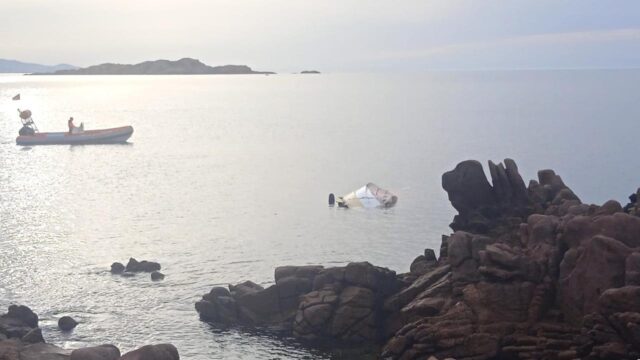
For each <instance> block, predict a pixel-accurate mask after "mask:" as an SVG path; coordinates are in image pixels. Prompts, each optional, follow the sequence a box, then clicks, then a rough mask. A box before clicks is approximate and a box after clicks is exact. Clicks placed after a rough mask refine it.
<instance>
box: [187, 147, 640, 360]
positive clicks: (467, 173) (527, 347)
mask: <svg viewBox="0 0 640 360" xmlns="http://www.w3.org/2000/svg"><path fill="white" fill-rule="evenodd" d="M488 168H489V175H490V180H489V179H487V177H486V175H485V172H484V170H483V168H482V165H481V164H480V163H479V162H477V161H465V162H462V163H460V164H458V165H457V166H456V167H455V169H453V170H452V171H449V172H447V173H445V174H444V175H443V177H442V186H443V188H444V189H445V191H447V193H448V196H449V200H450V201H451V203H452V205H453V206H454V208H455V209H456V210H457V211H458V214H457V215H456V216H455V218H454V220H453V222H452V223H451V228H452V229H453V231H454V232H453V233H452V234H450V235H446V236H443V240H442V246H441V248H440V256H439V258H437V259H436V258H435V252H434V251H433V250H427V251H425V254H423V255H419V256H418V257H417V258H416V259H415V260H414V261H413V262H412V264H411V267H410V272H409V273H406V274H395V273H394V272H393V271H390V270H388V269H384V268H379V267H375V266H373V265H371V264H369V263H351V264H349V265H347V266H345V267H334V268H322V267H318V266H315V267H309V266H304V267H295V266H287V267H283V268H278V269H277V270H276V272H275V284H274V285H271V286H269V287H267V288H262V287H261V286H258V285H256V284H253V283H251V282H246V283H242V284H238V285H236V286H229V290H227V289H226V288H214V289H212V290H211V292H210V293H209V294H206V295H204V296H203V298H202V300H201V301H199V302H198V303H197V304H196V309H197V310H198V312H199V313H200V317H201V318H202V319H203V320H206V321H212V322H224V323H226V324H245V325H246V324H249V325H257V326H272V325H278V326H279V327H280V328H281V329H283V330H284V331H285V332H286V333H287V334H289V335H293V336H295V337H297V338H301V339H306V340H322V339H324V340H327V339H329V340H331V341H339V342H340V343H350V344H362V343H369V344H370V343H379V344H383V349H382V352H381V356H382V357H383V358H390V359H427V358H429V357H433V358H435V359H446V358H455V359H477V360H480V359H492V358H501V359H502V358H504V359H577V358H581V359H636V358H638V357H640V331H639V330H638V329H640V217H639V216H637V215H639V214H640V212H638V211H637V207H638V205H637V198H638V195H637V194H636V195H635V196H631V197H630V200H631V202H630V203H629V204H627V205H625V206H624V207H623V206H622V205H621V204H620V203H618V202H617V201H614V200H611V201H608V202H606V203H605V204H603V205H602V206H598V205H592V204H583V203H582V202H581V200H580V199H579V198H578V196H576V195H575V193H574V192H573V191H572V190H571V189H570V188H569V187H568V186H567V185H566V184H565V183H564V181H563V180H562V178H561V177H560V176H559V175H557V174H556V173H555V172H554V171H553V170H541V171H539V172H538V178H537V179H536V180H531V181H530V182H529V183H528V185H526V183H525V182H524V180H523V178H522V176H521V175H520V174H519V172H518V167H517V166H516V164H515V162H514V161H513V160H510V159H506V160H504V162H503V163H499V164H495V163H493V162H489V164H488Z"/></svg>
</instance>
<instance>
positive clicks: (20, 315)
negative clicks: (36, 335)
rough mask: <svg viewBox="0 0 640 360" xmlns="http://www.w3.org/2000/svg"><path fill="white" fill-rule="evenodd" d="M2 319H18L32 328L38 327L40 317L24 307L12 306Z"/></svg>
mask: <svg viewBox="0 0 640 360" xmlns="http://www.w3.org/2000/svg"><path fill="white" fill-rule="evenodd" d="M2 317H6V318H12V319H17V320H20V321H22V322H23V323H25V324H26V325H28V326H30V327H34V328H35V327H38V315H36V313H34V312H33V311H31V309H29V308H28V307H27V306H24V305H11V306H9V311H8V312H7V313H6V314H5V315H3V316H2Z"/></svg>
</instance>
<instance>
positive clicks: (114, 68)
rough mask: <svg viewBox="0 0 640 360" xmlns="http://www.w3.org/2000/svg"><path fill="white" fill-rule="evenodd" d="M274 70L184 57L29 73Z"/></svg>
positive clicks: (239, 72) (237, 72) (247, 72)
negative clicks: (209, 63)
mask: <svg viewBox="0 0 640 360" xmlns="http://www.w3.org/2000/svg"><path fill="white" fill-rule="evenodd" d="M271 74H275V72H272V71H255V70H253V69H251V68H250V67H249V66H247V65H222V66H209V65H206V64H204V63H202V62H200V61H199V60H196V59H191V58H183V59H180V60H176V61H171V60H155V61H145V62H141V63H138V64H133V65H131V64H114V63H105V64H100V65H93V66H89V67H86V68H79V69H64V70H58V71H55V72H52V73H42V72H37V73H31V74H28V75H271Z"/></svg>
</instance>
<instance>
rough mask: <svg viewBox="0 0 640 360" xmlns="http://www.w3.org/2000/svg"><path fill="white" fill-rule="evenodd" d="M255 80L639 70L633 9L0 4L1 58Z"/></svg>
mask: <svg viewBox="0 0 640 360" xmlns="http://www.w3.org/2000/svg"><path fill="white" fill-rule="evenodd" d="M181 57H193V58H197V59H200V60H202V61H203V62H205V63H207V64H210V65H223V64H247V65H249V66H251V67H253V68H254V69H257V70H274V71H282V72H288V71H299V70H304V69H318V70H321V71H396V70H399V71H416V70H423V69H486V68H507V69H509V68H584V67H607V68H620V67H640V1H623V0H620V1H616V0H606V1H605V0H602V1H590V0H570V1H569V0H568V1H561V0H530V1H517V0H475V1H468V0H442V1H429V0H416V1H414V0H395V1H377V0H359V1H355V0H324V1H310V0H308V1H307V0H229V1H221V0H181V1H165V0H108V1H103V0H55V1H50V0H41V1H36V0H0V58H5V59H7V58H8V59H17V60H22V61H29V62H37V63H44V64H56V63H71V64H74V65H78V66H88V65H93V64H98V63H104V62H119V63H136V62H140V61H144V60H152V59H160V58H163V59H178V58H181Z"/></svg>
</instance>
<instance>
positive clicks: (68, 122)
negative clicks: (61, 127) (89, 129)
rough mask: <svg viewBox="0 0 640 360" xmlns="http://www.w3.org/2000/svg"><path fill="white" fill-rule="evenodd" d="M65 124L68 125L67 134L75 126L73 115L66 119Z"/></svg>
mask: <svg viewBox="0 0 640 360" xmlns="http://www.w3.org/2000/svg"><path fill="white" fill-rule="evenodd" d="M67 125H69V134H71V133H72V132H73V128H75V127H76V126H75V125H73V116H72V117H70V118H69V121H67Z"/></svg>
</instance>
